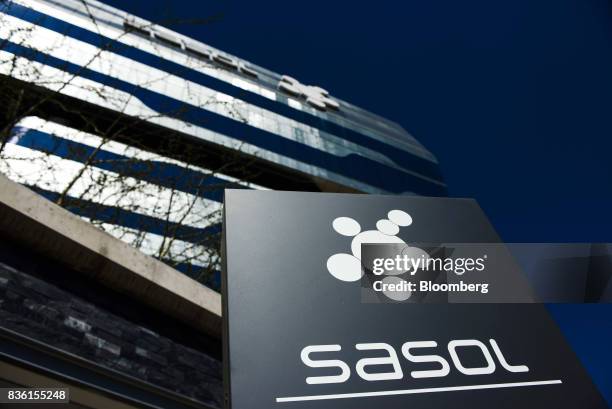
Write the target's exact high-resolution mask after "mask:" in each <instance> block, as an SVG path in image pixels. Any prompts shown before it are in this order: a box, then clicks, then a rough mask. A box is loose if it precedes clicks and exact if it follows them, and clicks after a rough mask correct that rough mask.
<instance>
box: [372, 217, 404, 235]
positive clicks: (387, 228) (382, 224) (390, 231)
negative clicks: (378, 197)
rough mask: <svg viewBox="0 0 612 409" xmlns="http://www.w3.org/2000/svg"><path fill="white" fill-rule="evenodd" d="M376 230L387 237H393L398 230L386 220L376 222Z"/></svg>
mask: <svg viewBox="0 0 612 409" xmlns="http://www.w3.org/2000/svg"><path fill="white" fill-rule="evenodd" d="M376 228H377V229H378V231H379V232H381V233H383V234H386V235H387V236H395V235H396V234H397V233H399V230H400V229H399V226H398V225H397V224H395V223H393V222H391V220H387V219H383V220H379V221H377V222H376Z"/></svg>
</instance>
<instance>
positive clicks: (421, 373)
mask: <svg viewBox="0 0 612 409" xmlns="http://www.w3.org/2000/svg"><path fill="white" fill-rule="evenodd" d="M489 344H490V346H491V349H492V350H493V354H491V351H490V350H489V348H488V347H487V345H486V344H484V343H483V342H481V341H479V340H477V339H458V340H451V341H450V342H449V343H448V345H447V347H446V349H447V351H448V354H449V355H450V360H451V362H452V364H453V366H454V368H455V369H456V370H457V371H459V372H460V373H462V374H464V375H468V376H469V375H490V374H492V373H494V372H495V371H496V370H497V363H498V364H499V365H500V366H501V367H502V368H503V369H504V370H505V371H508V372H512V373H520V372H529V368H528V367H527V366H526V365H511V364H510V363H509V362H508V360H507V357H506V356H505V355H504V354H503V353H502V351H501V349H500V347H499V345H498V344H497V341H495V340H494V339H490V340H489ZM437 346H438V343H437V342H436V341H410V342H405V343H404V344H403V345H402V347H401V353H402V355H403V357H404V358H405V359H406V360H408V361H409V362H412V363H415V364H423V363H431V364H435V365H436V366H437V367H438V368H436V369H428V370H413V371H411V372H410V376H411V377H412V378H415V379H423V378H442V377H445V376H448V375H449V374H450V372H451V365H450V364H449V361H448V360H447V359H445V358H443V357H442V356H440V355H435V354H431V355H427V354H423V353H422V352H421V353H419V350H423V349H431V348H436V347H437ZM465 348H476V349H477V350H479V351H480V353H481V354H482V356H483V357H484V359H485V361H486V365H484V366H480V367H467V366H466V365H464V363H463V361H462V359H461V350H462V349H465ZM355 349H356V350H358V351H379V352H378V353H377V354H376V355H377V356H376V358H367V357H366V358H361V359H360V360H359V361H357V363H356V364H355V372H356V373H357V375H358V376H359V377H360V378H361V379H363V380H366V381H388V380H396V379H402V378H404V372H403V370H402V366H401V364H400V361H399V358H398V354H397V352H396V351H395V349H394V348H393V347H392V346H391V345H389V344H386V343H382V342H379V343H363V344H355ZM341 350H342V347H341V346H340V345H309V346H307V347H305V348H304V349H302V352H301V353H300V357H301V359H302V362H303V363H304V364H305V365H306V366H308V367H310V368H336V369H337V370H338V371H339V373H338V374H337V375H327V376H309V377H307V378H306V383H307V384H309V385H319V384H330V383H344V382H346V381H347V380H348V379H349V378H350V377H351V368H350V367H349V364H347V363H346V362H344V361H342V360H340V359H317V358H316V355H317V353H321V352H326V353H329V352H338V351H341ZM380 351H383V352H384V353H385V356H382V357H381V355H380ZM493 355H494V356H495V358H494V357H493ZM381 365H384V367H385V368H389V366H390V367H391V368H392V369H393V370H392V371H387V372H379V371H373V370H372V368H375V367H378V366H381Z"/></svg>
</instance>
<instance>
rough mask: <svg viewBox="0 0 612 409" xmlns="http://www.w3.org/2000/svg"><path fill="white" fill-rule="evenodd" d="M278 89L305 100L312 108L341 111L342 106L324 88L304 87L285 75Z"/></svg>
mask: <svg viewBox="0 0 612 409" xmlns="http://www.w3.org/2000/svg"><path fill="white" fill-rule="evenodd" d="M278 89H280V90H282V91H285V92H286V93H288V94H291V95H293V96H296V97H300V98H304V99H305V100H306V102H308V103H309V104H310V105H311V106H313V107H314V108H317V109H319V110H321V111H326V110H328V109H333V110H338V109H340V104H339V103H337V102H336V101H334V100H333V99H332V98H331V97H330V95H329V92H327V91H326V90H324V89H323V88H321V87H315V86H313V85H304V84H302V83H301V82H299V81H298V80H296V79H295V78H292V77H290V76H288V75H283V76H282V77H281V79H280V81H279V82H278Z"/></svg>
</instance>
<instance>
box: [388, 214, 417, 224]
mask: <svg viewBox="0 0 612 409" xmlns="http://www.w3.org/2000/svg"><path fill="white" fill-rule="evenodd" d="M387 217H389V220H391V221H392V222H393V223H395V224H397V225H398V226H402V227H406V226H410V225H411V224H412V217H411V216H410V215H409V214H408V213H406V212H405V211H403V210H391V211H390V212H389V214H388V215H387Z"/></svg>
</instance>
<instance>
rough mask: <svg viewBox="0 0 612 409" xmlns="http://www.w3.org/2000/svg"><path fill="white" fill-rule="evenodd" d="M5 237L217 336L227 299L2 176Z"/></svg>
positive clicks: (0, 216) (0, 229)
mask: <svg viewBox="0 0 612 409" xmlns="http://www.w3.org/2000/svg"><path fill="white" fill-rule="evenodd" d="M0 235H1V236H3V237H4V238H6V239H9V240H13V241H14V242H17V243H20V244H22V245H24V246H26V247H27V248H30V249H31V250H32V251H33V252H37V253H41V254H43V255H45V256H47V257H49V258H52V259H54V260H57V261H59V262H61V263H63V264H66V265H69V266H70V267H71V268H72V269H74V270H77V271H79V272H81V273H83V274H86V275H87V276H89V277H91V278H93V279H94V280H96V281H98V282H100V283H101V284H103V285H105V286H107V287H109V288H111V289H113V290H116V291H118V292H121V293H124V294H127V295H130V296H131V297H134V298H137V299H138V300H141V301H142V302H143V303H144V304H146V305H148V306H150V307H151V308H154V309H157V310H160V311H163V312H164V313H166V314H168V315H170V316H172V317H175V318H177V319H179V320H181V321H182V322H184V323H186V324H187V325H189V326H191V327H193V328H196V329H198V330H200V331H203V332H205V333H207V334H209V335H211V336H213V337H220V336H221V295H220V294H219V293H217V292H215V291H213V290H211V289H209V288H208V287H205V286H203V285H202V284H200V283H198V282H196V281H194V280H192V279H191V278H189V277H187V276H185V275H184V274H182V273H180V272H178V271H176V270H174V269H173V268H171V267H169V266H167V265H166V264H164V263H162V262H161V261H159V260H156V259H154V258H152V257H149V256H147V255H145V254H143V253H141V252H140V251H138V250H136V249H134V248H132V247H130V246H129V245H128V244H126V243H124V242H122V241H120V240H118V239H116V238H114V237H112V236H110V235H109V234H107V233H104V232H102V231H100V230H98V229H97V228H95V227H94V226H92V225H90V224H89V223H87V222H85V221H83V220H81V219H80V218H79V217H77V216H75V215H73V214H72V213H70V212H68V211H67V210H65V209H63V208H61V207H59V206H57V205H55V204H53V203H51V202H50V201H48V200H46V199H45V198H43V197H42V196H40V195H38V194H36V193H34V192H32V191H31V190H30V189H28V188H26V187H24V186H21V185H19V184H17V183H15V182H13V181H11V180H9V179H8V178H6V177H5V176H4V175H0Z"/></svg>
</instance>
